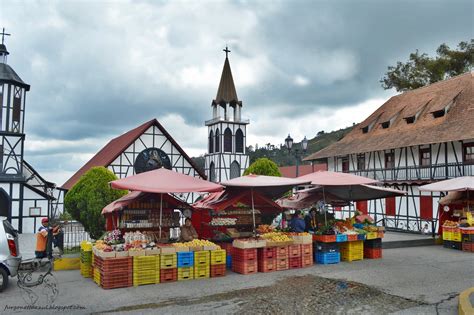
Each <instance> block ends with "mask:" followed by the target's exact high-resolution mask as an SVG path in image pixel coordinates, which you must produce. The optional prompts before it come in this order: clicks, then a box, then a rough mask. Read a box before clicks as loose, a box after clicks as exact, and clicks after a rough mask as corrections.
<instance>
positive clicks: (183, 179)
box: [110, 168, 223, 193]
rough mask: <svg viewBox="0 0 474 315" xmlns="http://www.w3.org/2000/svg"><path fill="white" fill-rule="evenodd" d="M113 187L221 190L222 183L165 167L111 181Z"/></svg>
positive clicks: (188, 190) (141, 189) (152, 189)
mask: <svg viewBox="0 0 474 315" xmlns="http://www.w3.org/2000/svg"><path fill="white" fill-rule="evenodd" d="M110 185H111V186H112V188H115V189H127V190H131V191H143V192H151V193H189V192H215V191H221V190H222V189H223V187H222V186H221V185H218V184H215V183H212V182H208V181H205V180H202V179H199V178H197V177H192V176H188V175H185V174H181V173H177V172H175V171H170V170H167V169H165V168H160V169H157V170H153V171H149V172H144V173H140V174H138V175H134V176H130V177H126V178H122V179H118V180H114V181H113V182H110Z"/></svg>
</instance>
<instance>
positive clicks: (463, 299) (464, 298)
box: [458, 287, 474, 315]
mask: <svg viewBox="0 0 474 315" xmlns="http://www.w3.org/2000/svg"><path fill="white" fill-rule="evenodd" d="M471 294H474V287H472V288H470V289H467V290H464V291H462V292H461V294H459V305H458V306H459V308H458V314H459V315H469V314H474V307H473V305H472V304H471V301H470V299H469V296H470V295H471Z"/></svg>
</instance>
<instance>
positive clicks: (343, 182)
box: [298, 171, 378, 186]
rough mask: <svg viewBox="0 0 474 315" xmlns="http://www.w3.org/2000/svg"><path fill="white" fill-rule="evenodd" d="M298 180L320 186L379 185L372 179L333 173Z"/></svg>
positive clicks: (302, 177)
mask: <svg viewBox="0 0 474 315" xmlns="http://www.w3.org/2000/svg"><path fill="white" fill-rule="evenodd" d="M298 179H301V180H306V181H310V182H311V184H313V185H318V186H351V185H368V184H376V183H378V181H377V180H374V179H371V178H367V177H362V176H358V175H352V174H349V173H341V172H331V171H318V172H314V173H311V174H307V175H304V176H300V177H298Z"/></svg>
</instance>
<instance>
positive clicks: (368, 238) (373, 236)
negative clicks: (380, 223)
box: [365, 232, 378, 240]
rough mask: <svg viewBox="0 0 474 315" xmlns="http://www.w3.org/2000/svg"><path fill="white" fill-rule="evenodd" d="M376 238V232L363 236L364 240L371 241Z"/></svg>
mask: <svg viewBox="0 0 474 315" xmlns="http://www.w3.org/2000/svg"><path fill="white" fill-rule="evenodd" d="M376 238H378V233H377V232H369V233H367V234H366V235H365V239H366V240H373V239H376Z"/></svg>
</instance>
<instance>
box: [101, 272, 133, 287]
mask: <svg viewBox="0 0 474 315" xmlns="http://www.w3.org/2000/svg"><path fill="white" fill-rule="evenodd" d="M131 286H133V274H132V272H126V273H125V272H123V271H109V272H105V273H102V272H101V273H100V287H101V288H103V289H106V290H107V289H117V288H127V287H131Z"/></svg>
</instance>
